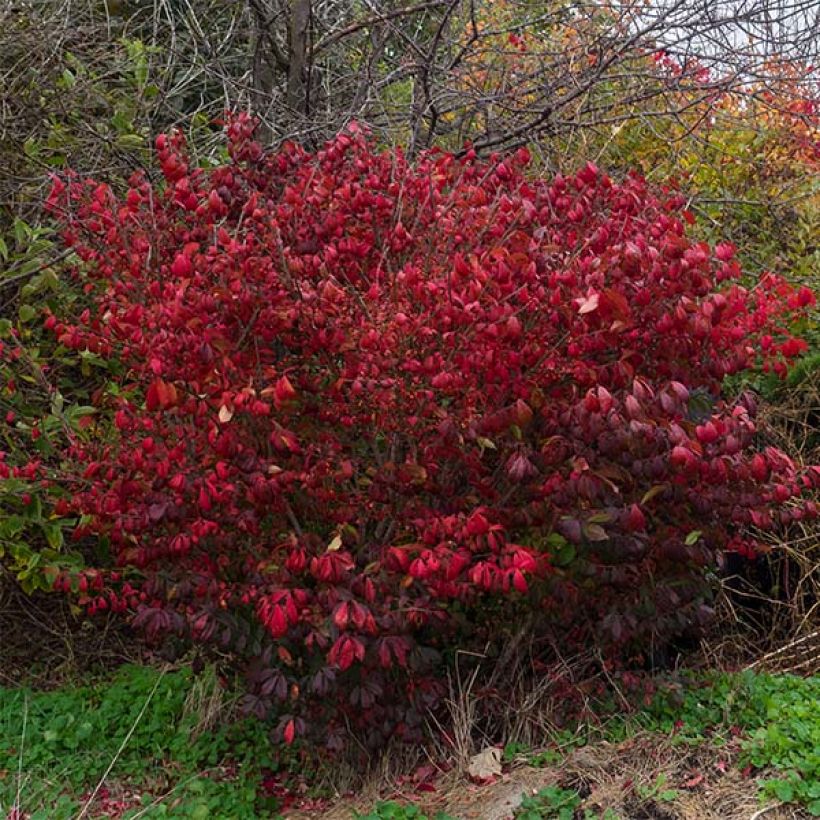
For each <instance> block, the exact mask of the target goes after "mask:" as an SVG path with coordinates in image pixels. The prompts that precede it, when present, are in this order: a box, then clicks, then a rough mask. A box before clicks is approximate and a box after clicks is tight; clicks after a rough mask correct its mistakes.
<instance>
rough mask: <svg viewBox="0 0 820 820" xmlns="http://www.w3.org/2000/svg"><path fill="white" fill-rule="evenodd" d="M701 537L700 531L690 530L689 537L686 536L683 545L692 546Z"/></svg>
mask: <svg viewBox="0 0 820 820" xmlns="http://www.w3.org/2000/svg"><path fill="white" fill-rule="evenodd" d="M702 535H703V533H702V532H701V531H700V530H692V532H690V533H689V535H687V536H686V541H684V543H685V544H686V546H687V547H691V546H692V544H696V543H697V541H698V539H699V538H700V537H701V536H702Z"/></svg>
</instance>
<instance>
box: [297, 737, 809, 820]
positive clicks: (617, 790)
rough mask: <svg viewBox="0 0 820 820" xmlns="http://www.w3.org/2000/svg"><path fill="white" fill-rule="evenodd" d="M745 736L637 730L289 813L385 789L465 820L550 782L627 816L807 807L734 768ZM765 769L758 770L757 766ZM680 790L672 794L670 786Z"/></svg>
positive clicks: (745, 815) (348, 814) (353, 803)
mask: <svg viewBox="0 0 820 820" xmlns="http://www.w3.org/2000/svg"><path fill="white" fill-rule="evenodd" d="M739 754H740V742H739V741H735V742H730V743H728V744H726V745H722V746H719V747H718V746H712V745H709V744H708V743H704V744H701V745H699V746H678V745H675V744H674V743H673V741H672V740H671V739H670V738H668V737H664V736H660V735H655V734H646V733H642V734H637V735H635V736H634V737H632V738H630V739H628V740H625V741H623V742H621V743H608V742H604V741H602V742H599V743H596V744H593V745H589V746H585V747H583V748H580V749H577V750H576V751H574V752H572V753H570V754H569V755H568V756H567V758H566V760H565V761H564V762H563V763H562V764H561V765H559V766H551V767H547V768H534V767H532V766H527V765H518V766H515V765H514V766H513V767H512V769H511V770H510V771H508V772H507V773H505V774H504V775H503V776H502V777H501V778H499V779H498V780H497V781H495V782H494V783H491V784H488V785H476V784H473V783H470V782H469V781H468V780H466V779H465V778H464V777H463V776H461V775H459V774H457V773H456V772H454V771H453V772H450V773H448V774H446V775H444V776H443V777H441V778H440V779H439V780H438V781H437V782H436V791H435V792H430V793H419V792H418V791H417V790H415V789H414V788H412V787H405V788H404V789H402V788H394V789H390V788H384V787H382V788H378V787H377V784H376V783H375V782H374V783H371V784H370V785H369V786H368V787H367V788H366V789H365V790H363V791H362V792H360V793H359V794H357V796H356V797H355V798H349V799H347V800H344V801H340V802H338V803H337V804H336V805H334V806H333V808H332V809H330V810H328V811H324V812H316V813H304V812H292V813H288V814H286V815H285V816H286V817H287V818H290V820H307V818H315V820H347V819H348V818H353V817H355V816H356V813H357V812H358V813H366V812H367V811H368V810H370V809H372V807H373V805H374V804H375V803H376V802H377V800H378V799H379V797H380V796H381V798H382V799H386V798H389V799H392V800H397V801H399V802H414V803H415V804H416V805H418V806H419V807H420V808H421V809H422V811H423V812H424V813H425V814H427V815H428V816H431V817H432V816H434V815H435V814H436V813H437V812H444V813H446V814H447V815H449V816H451V817H454V818H459V819H460V820H506V818H510V817H512V816H513V813H514V811H515V810H516V808H517V807H518V806H519V805H520V804H521V801H522V799H523V798H524V797H526V796H531V795H534V794H536V793H537V792H538V791H539V790H540V789H542V788H544V787H546V786H554V785H558V786H560V787H561V788H564V789H572V790H576V791H577V792H578V793H579V794H580V795H581V796H582V797H583V803H582V805H581V807H580V809H581V813H580V814H579V815H578V816H582V813H583V812H584V810H589V811H590V813H591V814H592V816H595V817H600V816H601V815H602V814H603V813H604V812H605V811H606V810H607V809H609V810H610V811H611V812H614V813H615V815H616V816H617V817H618V818H620V819H621V820H752V818H755V820H757V818H764V817H765V818H766V820H788V819H790V818H808V817H809V815H808V814H807V813H805V812H803V811H802V810H800V809H797V808H794V807H792V806H781V805H777V804H775V803H769V804H766V805H761V803H760V802H759V800H758V797H757V788H756V786H755V781H754V778H751V777H747V776H744V774H743V773H742V772H741V771H739V770H738V769H737V768H736V763H737V758H738V756H739ZM758 774H759V773H758ZM667 791H669V792H674V797H671V796H670V795H664V794H663V793H664V792H667Z"/></svg>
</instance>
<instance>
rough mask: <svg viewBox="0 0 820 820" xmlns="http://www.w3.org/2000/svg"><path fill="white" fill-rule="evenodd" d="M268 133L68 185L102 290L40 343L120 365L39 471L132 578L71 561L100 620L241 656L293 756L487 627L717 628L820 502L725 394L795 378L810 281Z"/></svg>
mask: <svg viewBox="0 0 820 820" xmlns="http://www.w3.org/2000/svg"><path fill="white" fill-rule="evenodd" d="M252 130H253V124H252V123H251V122H250V121H249V120H248V119H246V118H244V117H238V118H236V119H233V120H231V121H230V123H229V124H228V135H229V140H230V148H229V150H230V155H231V158H232V159H231V162H230V163H229V164H228V165H226V166H224V167H217V168H212V169H209V170H204V169H199V168H195V167H192V165H191V163H190V161H189V159H188V157H187V156H186V153H185V148H184V144H183V140H182V138H181V137H180V136H179V135H170V136H161V137H160V138H159V139H158V140H157V156H158V159H159V163H160V166H161V170H162V173H163V176H164V182H163V183H162V184H159V185H152V184H151V183H150V182H149V181H148V180H147V179H146V178H144V177H142V176H139V175H135V176H134V177H133V178H132V180H131V182H130V188H129V190H128V191H127V193H126V194H125V195H124V196H123V197H119V196H117V195H115V193H114V192H113V191H112V189H111V188H110V187H109V186H108V185H106V184H105V183H97V182H87V181H78V180H76V179H69V180H68V181H67V182H58V183H57V184H55V187H54V189H53V191H52V194H51V197H50V200H49V203H50V207H51V208H52V209H53V211H54V213H55V214H56V215H57V216H58V218H59V220H60V221H61V223H62V225H63V229H64V236H65V239H66V241H67V243H68V244H69V245H70V246H71V247H72V248H73V250H74V252H75V253H76V254H77V255H78V256H79V257H80V259H81V260H82V263H83V264H82V265H81V268H80V269H79V270H78V273H81V274H82V276H83V277H85V280H86V281H87V282H89V284H88V286H87V287H88V290H89V292H90V293H91V295H92V299H93V306H92V308H91V309H89V310H87V311H85V312H84V313H83V314H82V315H80V316H75V317H73V318H71V317H68V316H56V315H48V316H46V317H45V325H46V328H47V329H49V330H50V331H52V332H53V333H54V334H55V337H56V338H57V340H58V342H59V344H60V345H62V346H64V347H65V348H68V349H74V350H87V351H89V352H90V354H91V355H94V356H97V357H99V358H100V359H102V360H111V359H115V360H117V362H118V364H119V367H118V371H119V372H120V373H122V374H123V375H122V376H121V378H119V379H117V380H116V382H115V383H112V386H111V389H109V390H108V391H107V392H102V393H100V394H98V396H97V411H98V412H97V413H96V414H95V416H94V421H93V424H94V425H96V435H95V434H91V435H86V436H85V437H84V438H83V439H82V440H81V439H79V438H77V439H76V440H75V441H74V444H73V445H72V446H71V447H70V448H69V449H68V450H67V451H66V453H65V461H66V464H68V465H71V469H70V470H65V471H64V472H63V475H62V476H60V475H52V476H51V480H53V481H55V482H57V483H60V482H61V481H62V484H61V486H63V487H64V488H65V486H66V482H67V483H68V486H69V487H70V491H71V500H70V502H65V504H64V507H65V509H64V512H65V514H71V515H79V516H82V518H81V523H80V525H79V526H78V528H77V530H76V532H75V537H76V538H78V539H83V538H98V539H102V541H103V544H107V545H109V546H110V550H111V555H112V557H113V559H114V561H115V562H116V564H117V565H118V569H117V571H116V572H96V571H95V572H93V573H92V574H91V575H89V574H87V573H86V574H82V573H81V574H80V575H79V576H77V575H76V574H75V575H74V576H73V577H69V575H68V574H61V575H60V576H59V577H58V579H57V582H56V586H57V588H60V589H66V590H68V589H71V588H73V589H74V590H75V591H78V592H79V593H80V598H79V601H80V603H81V604H82V605H84V606H86V607H87V609H88V610H89V611H90V612H96V611H100V610H108V609H114V610H117V611H122V612H124V613H131V614H132V615H133V624H134V625H135V626H137V627H139V628H141V629H142V630H143V631H144V633H145V634H146V636H147V637H148V638H149V640H155V641H163V640H164V641H168V640H170V641H180V642H187V641H194V642H196V643H199V644H202V645H205V646H210V647H213V648H216V649H218V650H219V651H220V652H223V653H228V654H229V655H230V657H231V658H233V659H234V661H235V663H236V664H237V665H239V666H240V667H241V668H242V669H243V670H244V672H245V674H246V679H247V683H248V695H247V697H246V699H245V706H246V707H247V708H248V709H249V710H250V711H253V712H255V713H256V714H258V715H259V716H260V717H263V716H265V715H267V714H269V713H271V712H272V711H275V714H276V715H277V717H278V729H277V731H278V734H279V737H281V738H283V739H284V740H285V741H287V742H291V741H292V740H293V739H294V737H296V736H299V735H306V736H314V735H316V736H321V737H323V738H325V739H326V740H327V742H328V743H329V745H330V746H331V747H334V746H339V745H340V744H342V742H343V738H344V736H345V735H346V734H347V733H348V731H350V730H354V731H357V732H364V733H365V734H366V736H367V739H368V741H369V742H371V743H372V744H374V745H376V744H378V743H380V742H382V741H383V739H384V737H385V736H388V735H398V736H399V737H404V738H406V739H411V740H412V739H414V738H417V737H418V736H419V735H420V733H421V731H422V728H423V724H424V722H425V720H426V718H427V716H428V714H429V713H430V710H435V709H437V708H438V707H439V706H440V704H441V700H442V696H443V695H444V694H445V692H446V686H445V683H444V681H445V675H444V669H445V666H446V664H447V663H448V661H450V660H451V659H452V655H453V653H454V651H455V650H456V649H467V650H469V649H481V648H483V646H484V644H485V643H486V641H487V640H488V638H489V637H491V636H492V635H495V634H497V629H498V626H499V624H500V623H501V624H503V623H512V622H514V621H516V620H517V619H519V618H522V619H523V618H529V619H531V621H532V623H533V628H534V629H535V630H536V631H538V632H539V633H541V634H545V635H548V636H550V640H551V641H552V643H553V644H558V645H560V646H561V647H562V648H563V649H565V650H566V651H574V650H575V649H578V648H589V647H597V649H598V652H599V654H600V657H601V658H603V659H607V660H609V661H612V662H615V661H619V660H627V659H630V658H632V659H634V658H635V657H636V656H637V657H639V656H641V655H642V654H645V653H646V652H648V651H650V650H651V648H652V647H653V645H655V644H657V643H663V642H665V641H667V640H668V639H669V638H670V637H672V636H675V635H677V634H680V633H681V632H682V631H685V630H687V629H689V628H691V627H692V625H697V624H701V623H705V622H706V621H707V620H708V619H709V618H710V616H711V614H712V610H711V607H710V596H711V593H712V588H713V583H712V579H713V573H714V571H715V569H716V567H717V564H718V555H719V554H720V553H721V552H722V551H724V550H732V551H736V552H739V553H742V554H747V555H753V554H755V551H756V545H755V542H754V540H753V539H752V537H751V535H750V532H751V528H755V529H756V530H762V531H765V530H767V529H771V528H774V527H778V526H781V525H784V524H787V523H789V522H791V521H794V520H808V519H810V518H813V517H814V516H815V515H816V506H815V503H814V501H813V500H812V499H811V497H810V496H811V494H812V493H813V491H814V489H815V488H816V485H817V481H818V474H817V471H816V470H813V469H803V468H801V467H800V466H799V465H797V464H795V463H794V462H793V461H792V460H791V459H790V458H789V457H788V456H787V455H785V454H784V453H782V452H780V451H779V450H777V449H775V448H773V447H762V446H761V447H759V446H758V439H757V430H756V422H755V415H756V411H757V408H756V401H755V399H754V398H753V397H752V396H751V395H750V394H744V395H742V396H741V397H740V398H739V399H738V400H737V401H733V402H730V403H727V402H726V401H724V400H723V399H722V397H721V392H720V389H721V384H722V381H723V379H724V377H725V376H727V375H731V374H735V373H739V372H742V371H743V370H745V369H749V368H753V367H762V368H764V369H771V370H772V371H773V372H776V373H783V372H785V370H786V367H787V364H788V362H789V361H790V360H791V359H793V358H794V357H795V356H797V355H799V354H800V353H801V352H802V351H803V349H804V345H803V344H802V343H801V342H800V341H799V340H797V339H795V338H793V337H792V335H791V333H790V332H789V326H790V323H791V322H792V320H793V319H794V318H795V317H796V316H797V315H798V314H800V313H801V312H802V311H803V310H805V308H806V307H807V306H808V305H809V304H811V303H812V302H813V296H812V294H811V292H810V291H809V290H808V289H801V290H793V289H792V288H790V287H789V286H788V285H787V284H786V283H785V282H783V281H782V280H780V279H778V278H776V277H773V276H767V277H763V278H762V280H761V281H760V283H759V285H758V286H757V287H756V288H755V289H754V290H753V291H749V290H746V289H745V288H743V287H741V286H740V285H739V284H737V280H738V278H739V277H740V274H741V271H740V268H739V265H738V264H737V262H736V261H735V260H734V249H733V248H732V246H731V245H729V244H727V243H724V244H719V245H718V246H717V247H715V248H711V247H710V246H708V245H706V244H703V243H696V242H694V241H691V240H690V239H688V238H687V235H686V230H685V226H686V223H687V221H690V219H691V216H690V215H689V214H688V213H687V212H686V211H685V210H684V202H683V200H682V198H681V197H680V196H678V195H676V194H675V193H674V192H672V191H665V190H660V191H652V190H650V189H649V188H648V187H647V185H646V183H645V182H644V181H643V180H642V179H640V178H638V177H629V178H627V179H626V180H625V181H624V182H622V183H616V182H614V181H612V180H611V179H609V178H608V177H607V176H606V175H605V174H604V173H602V172H601V171H599V170H598V169H597V168H595V167H594V166H593V165H591V164H590V165H587V166H586V167H585V168H583V169H582V170H581V171H580V172H579V173H578V174H577V175H575V176H572V177H569V178H565V177H557V178H555V179H552V180H545V179H537V178H536V179H530V178H528V177H527V176H525V168H526V165H527V162H528V155H527V152H526V151H525V150H521V151H519V152H518V153H517V154H515V155H514V156H508V157H504V158H501V157H491V158H490V159H489V160H487V161H484V160H480V159H478V158H476V157H475V156H473V155H472V153H471V152H467V153H466V155H465V156H464V157H462V158H456V157H454V156H452V155H450V154H446V153H441V152H435V151H434V152H431V153H428V154H425V155H423V156H421V157H420V158H419V159H418V160H416V161H414V162H412V163H411V162H410V161H409V160H407V159H406V158H405V157H404V156H403V155H402V154H401V153H400V152H381V153H380V152H378V151H377V150H376V149H375V148H374V146H373V145H372V144H371V143H370V142H369V141H368V139H367V137H366V136H365V135H364V134H363V133H362V132H361V131H360V130H359V129H358V128H356V127H353V128H351V129H350V130H349V131H348V132H346V133H344V134H341V135H340V136H338V137H337V138H336V139H335V140H333V141H331V142H330V143H328V144H327V145H326V146H325V147H324V148H323V149H322V150H321V151H319V152H317V153H315V154H310V153H307V152H305V151H303V150H302V149H300V148H298V147H296V146H294V145H290V144H287V145H285V146H283V147H282V149H281V150H280V151H278V152H277V153H273V154H264V153H263V152H262V150H261V149H260V148H259V147H258V146H257V145H256V144H255V143H253V142H252V139H251V137H252ZM86 432H87V433H88V431H86ZM92 433H93V431H92ZM18 469H19V467H18ZM28 469H29V470H32V471H34V472H36V470H37V469H38V467H37V465H35V466H34V467H31V466H30V465H29V468H28ZM80 471H81V472H80ZM78 475H81V478H77V476H78Z"/></svg>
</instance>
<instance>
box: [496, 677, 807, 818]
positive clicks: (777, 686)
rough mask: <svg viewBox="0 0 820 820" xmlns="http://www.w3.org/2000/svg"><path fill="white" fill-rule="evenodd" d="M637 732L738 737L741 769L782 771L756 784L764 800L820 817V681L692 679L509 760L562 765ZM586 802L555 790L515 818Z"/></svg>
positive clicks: (704, 738)
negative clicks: (580, 749)
mask: <svg viewBox="0 0 820 820" xmlns="http://www.w3.org/2000/svg"><path fill="white" fill-rule="evenodd" d="M637 730H642V731H649V732H655V733H658V734H663V735H668V736H669V737H670V739H671V741H672V742H673V743H676V744H681V745H687V744H689V745H696V744H701V743H708V744H710V745H711V746H714V747H720V746H721V745H723V744H725V743H726V742H728V740H729V739H730V738H734V737H736V736H739V737H740V738H741V743H742V748H743V752H742V755H741V757H740V759H739V761H738V765H739V766H740V767H741V768H745V767H746V766H751V767H752V769H753V770H761V771H767V770H773V771H774V772H775V776H773V777H765V778H764V777H760V778H758V779H757V787H758V789H759V796H760V799H761V801H762V802H764V801H767V800H771V799H774V800H778V801H780V802H783V803H793V804H797V805H801V806H803V807H805V808H806V809H807V810H808V812H809V813H810V814H812V815H813V816H818V817H820V677H811V678H800V677H796V676H794V675H766V674H758V673H754V672H742V673H739V674H713V675H706V676H703V675H702V676H699V677H694V676H692V677H689V678H686V679H684V680H683V682H681V683H677V684H675V685H667V686H665V687H663V688H662V689H661V691H660V693H659V694H658V695H657V696H656V697H655V698H654V699H653V701H652V703H651V704H650V705H649V706H648V707H645V708H644V709H642V710H641V711H640V712H639V713H637V715H634V716H630V717H626V718H619V719H615V720H611V721H609V722H608V723H607V724H605V726H604V727H602V728H590V729H589V730H588V731H586V732H562V733H559V734H557V735H556V736H555V738H554V739H553V743H552V744H551V748H549V749H547V750H546V751H541V752H538V753H533V754H526V750H525V749H523V748H521V747H520V746H517V745H511V746H508V747H507V748H506V749H505V750H504V759H505V761H507V762H510V761H511V760H512V759H514V758H521V757H523V758H524V759H525V760H527V762H529V763H530V765H534V766H546V765H555V764H559V763H560V762H561V760H562V759H563V756H564V755H565V754H567V753H568V752H569V751H570V750H571V749H572V748H575V747H577V746H583V745H586V744H587V743H593V742H595V741H598V740H607V741H610V742H618V741H620V740H623V739H625V738H626V737H628V736H629V735H631V734H634V732H635V731H637ZM661 777H662V776H661ZM638 792H639V796H640V797H641V798H642V799H645V800H649V799H652V800H656V801H660V802H674V800H675V798H676V797H677V796H678V793H677V792H676V791H675V790H674V789H670V788H668V787H667V784H666V782H665V781H663V780H660V781H656V782H655V783H654V784H652V785H651V786H648V787H646V786H644V787H641V788H639V789H638ZM581 802H582V801H581V798H580V796H579V795H578V794H577V792H575V791H573V790H571V789H569V790H567V789H562V788H559V787H555V786H550V787H547V788H545V789H541V791H539V792H538V793H537V794H535V795H532V796H528V797H526V798H525V799H524V800H523V802H522V804H521V807H520V809H519V811H518V812H517V813H516V818H518V820H538V818H544V820H547V819H549V820H552V818H555V820H568V819H569V818H572V817H573V816H575V812H576V810H577V809H578V807H579V806H580V805H581ZM614 816H615V815H613V817H614Z"/></svg>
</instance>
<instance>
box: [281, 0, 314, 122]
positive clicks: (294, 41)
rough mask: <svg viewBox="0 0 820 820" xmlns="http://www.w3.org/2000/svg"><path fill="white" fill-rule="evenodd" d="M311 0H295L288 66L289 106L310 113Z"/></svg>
mask: <svg viewBox="0 0 820 820" xmlns="http://www.w3.org/2000/svg"><path fill="white" fill-rule="evenodd" d="M309 26H310V0H293V4H292V6H291V15H290V44H289V45H290V55H289V66H288V94H287V103H288V108H290V109H291V111H293V112H294V113H296V114H301V115H302V116H306V115H307V113H308V102H309V100H308V92H309V88H308V27H309Z"/></svg>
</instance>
